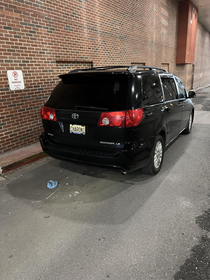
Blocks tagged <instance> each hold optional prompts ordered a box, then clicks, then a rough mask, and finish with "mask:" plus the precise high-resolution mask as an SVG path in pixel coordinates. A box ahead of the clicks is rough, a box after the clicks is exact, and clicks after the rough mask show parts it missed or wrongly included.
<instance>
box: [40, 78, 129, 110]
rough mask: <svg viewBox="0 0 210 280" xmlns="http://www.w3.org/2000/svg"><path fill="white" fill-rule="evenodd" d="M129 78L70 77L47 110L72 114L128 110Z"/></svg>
mask: <svg viewBox="0 0 210 280" xmlns="http://www.w3.org/2000/svg"><path fill="white" fill-rule="evenodd" d="M127 91H128V77H127V76H125V75H121V76H120V75H94V76H93V75H85V76H84V75H83V76H82V75H69V76H65V77H64V78H63V80H62V81H60V82H59V83H58V85H57V86H56V87H55V89H54V90H53V91H52V93H51V96H50V98H49V99H48V101H47V102H46V103H45V106H47V107H51V108H55V109H70V110H75V109H78V110H107V111H111V110H115V111H117V110H125V109H126V98H127Z"/></svg>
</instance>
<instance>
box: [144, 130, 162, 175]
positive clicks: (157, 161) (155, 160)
mask: <svg viewBox="0 0 210 280" xmlns="http://www.w3.org/2000/svg"><path fill="white" fill-rule="evenodd" d="M163 157H164V141H163V138H162V137H161V136H160V135H159V136H158V137H157V139H156V141H155V144H154V147H153V150H152V155H151V159H150V163H149V164H148V165H147V166H146V167H144V168H142V169H141V170H142V172H143V173H144V174H148V175H156V174H157V173H158V172H159V171H160V169H161V166H162V163H163Z"/></svg>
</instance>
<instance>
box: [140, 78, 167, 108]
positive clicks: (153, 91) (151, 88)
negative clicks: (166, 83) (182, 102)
mask: <svg viewBox="0 0 210 280" xmlns="http://www.w3.org/2000/svg"><path fill="white" fill-rule="evenodd" d="M142 87H143V102H144V105H153V104H157V103H160V102H161V101H163V94H162V89H161V85H160V80H159V77H158V76H155V75H144V76H142Z"/></svg>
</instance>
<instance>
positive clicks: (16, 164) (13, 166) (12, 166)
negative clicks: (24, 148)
mask: <svg viewBox="0 0 210 280" xmlns="http://www.w3.org/2000/svg"><path fill="white" fill-rule="evenodd" d="M44 157H47V155H46V154H45V153H44V152H41V153H39V154H35V155H33V156H30V157H27V158H25V159H21V160H19V161H16V162H14V163H11V164H8V165H6V166H3V167H0V174H5V173H7V172H10V171H12V170H15V169H17V168H19V167H22V166H24V165H27V164H29V163H32V162H35V161H37V160H39V159H42V158H44Z"/></svg>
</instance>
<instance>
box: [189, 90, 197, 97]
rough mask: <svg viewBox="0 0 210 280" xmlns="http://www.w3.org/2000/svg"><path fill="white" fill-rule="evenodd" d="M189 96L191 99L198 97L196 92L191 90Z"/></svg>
mask: <svg viewBox="0 0 210 280" xmlns="http://www.w3.org/2000/svg"><path fill="white" fill-rule="evenodd" d="M188 96H189V98H194V97H196V92H195V91H194V90H190V91H188Z"/></svg>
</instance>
